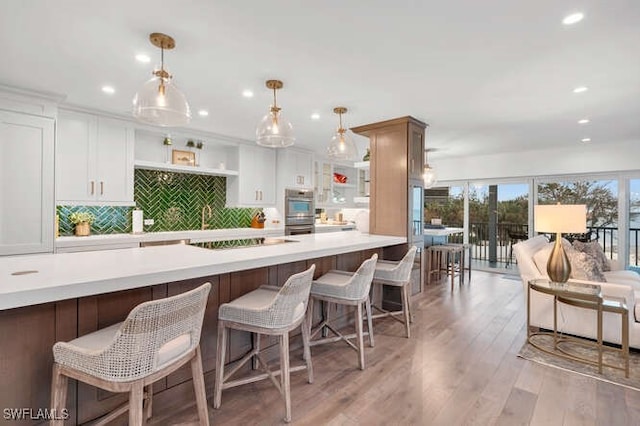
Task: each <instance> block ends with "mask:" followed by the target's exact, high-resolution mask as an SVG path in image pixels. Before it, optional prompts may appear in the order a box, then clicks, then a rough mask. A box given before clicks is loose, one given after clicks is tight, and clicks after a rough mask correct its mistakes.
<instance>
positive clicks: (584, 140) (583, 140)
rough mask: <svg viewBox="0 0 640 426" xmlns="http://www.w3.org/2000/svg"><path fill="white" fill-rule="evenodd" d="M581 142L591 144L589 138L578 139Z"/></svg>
mask: <svg viewBox="0 0 640 426" xmlns="http://www.w3.org/2000/svg"><path fill="white" fill-rule="evenodd" d="M580 140H581V141H582V142H591V138H582V139H580Z"/></svg>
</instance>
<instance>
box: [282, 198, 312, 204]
mask: <svg viewBox="0 0 640 426" xmlns="http://www.w3.org/2000/svg"><path fill="white" fill-rule="evenodd" d="M287 201H304V202H309V203H311V202H313V198H300V197H287Z"/></svg>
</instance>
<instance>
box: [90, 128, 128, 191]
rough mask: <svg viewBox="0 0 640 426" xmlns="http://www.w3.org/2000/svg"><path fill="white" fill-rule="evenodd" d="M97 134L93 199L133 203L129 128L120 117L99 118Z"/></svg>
mask: <svg viewBox="0 0 640 426" xmlns="http://www.w3.org/2000/svg"><path fill="white" fill-rule="evenodd" d="M97 134H98V137H97V143H96V150H95V151H96V169H97V173H96V177H95V180H96V196H97V200H99V201H105V202H106V201H108V202H112V203H113V202H116V203H133V139H134V130H133V128H132V127H131V126H129V125H127V123H125V122H123V121H120V120H111V119H103V118H100V119H99V120H98V130H97Z"/></svg>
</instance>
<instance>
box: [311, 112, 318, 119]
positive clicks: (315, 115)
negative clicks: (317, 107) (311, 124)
mask: <svg viewBox="0 0 640 426" xmlns="http://www.w3.org/2000/svg"><path fill="white" fill-rule="evenodd" d="M311 119H312V120H320V114H318V113H317V112H314V113H313V114H311Z"/></svg>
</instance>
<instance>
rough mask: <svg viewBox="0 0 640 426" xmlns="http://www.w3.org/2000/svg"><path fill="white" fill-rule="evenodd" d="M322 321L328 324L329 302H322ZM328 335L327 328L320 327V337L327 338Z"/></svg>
mask: <svg viewBox="0 0 640 426" xmlns="http://www.w3.org/2000/svg"><path fill="white" fill-rule="evenodd" d="M320 303H322V319H323V320H324V321H326V322H327V323H328V322H329V302H326V301H322V302H320ZM328 335H329V329H328V328H327V327H322V337H327V336H328Z"/></svg>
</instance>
